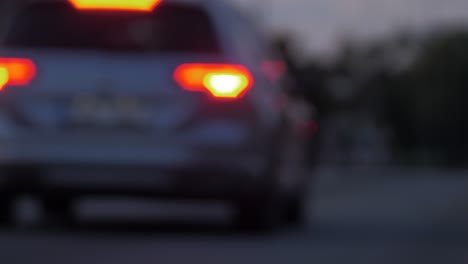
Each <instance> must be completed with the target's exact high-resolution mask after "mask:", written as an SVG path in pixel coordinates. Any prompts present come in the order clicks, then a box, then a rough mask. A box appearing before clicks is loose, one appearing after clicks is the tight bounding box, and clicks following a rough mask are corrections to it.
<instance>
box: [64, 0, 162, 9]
mask: <svg viewBox="0 0 468 264" xmlns="http://www.w3.org/2000/svg"><path fill="white" fill-rule="evenodd" d="M68 1H69V2H70V3H71V4H72V5H73V6H74V7H75V8H76V9H81V10H120V11H146V12H150V11H152V10H153V9H154V8H155V7H156V6H157V5H158V4H159V3H160V2H161V0H68Z"/></svg>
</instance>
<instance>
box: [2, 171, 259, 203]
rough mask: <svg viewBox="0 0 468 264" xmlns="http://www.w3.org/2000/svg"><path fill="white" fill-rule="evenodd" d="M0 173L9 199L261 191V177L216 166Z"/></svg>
mask: <svg viewBox="0 0 468 264" xmlns="http://www.w3.org/2000/svg"><path fill="white" fill-rule="evenodd" d="M54 171H55V173H54ZM57 171H60V173H56V172H57ZM1 172H2V173H1V174H0V192H2V193H7V194H12V195H15V194H21V193H27V194H33V195H58V196H59V197H67V196H80V195H84V196H86V195H90V196H132V197H150V198H167V199H175V200H178V199H200V200H205V199H207V200H214V199H216V200H233V199H234V200H236V199H241V198H242V197H245V196H247V195H250V194H252V193H255V192H256V191H257V190H258V189H259V188H262V185H261V179H260V178H259V177H253V175H250V174H248V173H246V172H245V171H243V170H239V169H236V168H226V167H216V166H214V167H209V168H207V167H187V168H177V169H160V168H141V167H139V168H132V167H94V166H93V167H88V166H83V167H78V166H66V167H61V166H60V167H39V166H28V167H21V168H18V167H16V166H9V167H3V168H2V170H1ZM116 172H118V173H116Z"/></svg>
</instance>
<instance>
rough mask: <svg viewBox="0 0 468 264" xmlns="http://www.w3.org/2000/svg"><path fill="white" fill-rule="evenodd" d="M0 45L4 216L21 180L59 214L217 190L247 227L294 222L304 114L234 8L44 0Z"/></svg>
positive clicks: (299, 206) (21, 16) (302, 183)
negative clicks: (115, 199)
mask: <svg viewBox="0 0 468 264" xmlns="http://www.w3.org/2000/svg"><path fill="white" fill-rule="evenodd" d="M1 46H2V48H1V49H0V88H1V89H0V106H1V109H0V168H1V174H0V222H1V223H2V224H3V225H7V226H8V225H10V224H14V223H12V207H13V202H14V200H15V198H16V197H18V195H20V194H25V193H26V194H33V195H37V197H39V198H40V199H41V200H40V201H42V202H43V205H44V209H45V211H46V213H47V214H48V215H49V216H52V215H53V216H59V217H60V219H62V220H70V221H71V220H72V219H73V218H74V217H73V206H72V205H73V204H74V202H75V201H76V200H77V199H79V198H81V197H85V196H101V195H106V196H107V195H109V196H112V195H118V196H128V197H149V198H164V199H177V200H179V199H181V200H182V199H188V200H221V201H226V202H228V203H229V204H231V205H233V208H234V209H236V212H237V213H236V223H237V224H239V225H240V226H241V227H244V228H249V229H250V230H263V231H272V230H273V229H275V228H276V227H278V226H279V224H280V223H281V222H282V220H285V219H287V220H289V221H290V223H300V221H301V219H302V217H303V215H304V206H303V204H304V201H305V195H306V193H307V192H306V191H307V188H306V186H307V182H308V181H309V179H310V177H307V173H306V169H305V165H306V164H305V161H304V153H305V147H306V146H307V145H306V144H304V142H305V141H307V140H308V136H309V134H308V133H304V132H305V130H304V128H306V127H307V124H308V122H309V118H310V113H309V112H308V110H307V108H304V106H305V105H304V104H299V103H298V102H300V100H298V99H296V98H293V97H291V96H289V92H288V89H286V87H285V86H284V85H283V84H282V82H277V81H275V78H271V77H275V74H281V72H280V71H279V70H278V67H261V65H262V66H265V65H266V66H268V64H265V61H266V59H268V58H269V52H268V49H266V48H265V47H267V46H268V44H267V43H266V39H264V38H263V37H262V36H261V35H260V34H259V33H258V32H257V31H256V30H255V27H254V26H253V25H252V24H250V22H249V20H248V19H246V18H245V17H244V16H243V14H242V13H241V12H239V11H238V10H236V9H235V8H233V7H231V6H229V5H228V4H226V3H224V2H223V1H219V0H215V1H183V0H165V1H164V0H163V1H156V0H148V1H135V0H132V1H131V0H128V2H125V1H115V2H111V1H104V0H101V1H100V0H70V1H68V2H67V1H43V2H40V3H32V4H27V5H25V6H23V7H22V8H20V10H19V12H18V14H17V16H15V18H13V20H12V22H11V27H10V30H9V32H8V34H6V38H5V39H4V40H3V43H2V45H1ZM271 65H274V64H270V66H271ZM283 223H284V222H283Z"/></svg>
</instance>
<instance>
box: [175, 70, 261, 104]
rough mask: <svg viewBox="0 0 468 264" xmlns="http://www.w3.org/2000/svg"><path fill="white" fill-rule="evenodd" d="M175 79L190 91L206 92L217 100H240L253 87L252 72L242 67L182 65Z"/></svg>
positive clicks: (176, 72) (176, 71)
mask: <svg viewBox="0 0 468 264" xmlns="http://www.w3.org/2000/svg"><path fill="white" fill-rule="evenodd" d="M174 79H175V80H176V82H177V83H178V84H179V85H180V86H181V87H182V88H184V89H186V90H188V91H202V92H203V91H206V92H209V93H210V94H211V95H212V96H214V97H217V98H231V99H233V98H238V97H240V96H242V95H243V94H244V93H245V92H246V91H247V90H248V89H249V88H250V87H251V86H252V85H253V82H254V80H253V77H252V75H251V73H250V71H249V70H248V69H247V68H245V67H244V66H241V65H231V64H182V65H181V66H179V67H178V68H177V69H176V70H175V72H174Z"/></svg>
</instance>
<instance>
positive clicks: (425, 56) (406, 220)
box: [0, 0, 468, 264]
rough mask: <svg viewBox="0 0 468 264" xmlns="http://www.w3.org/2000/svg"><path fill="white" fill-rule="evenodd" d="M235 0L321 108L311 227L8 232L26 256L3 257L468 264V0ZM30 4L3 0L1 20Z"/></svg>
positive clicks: (8, 245)
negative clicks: (271, 235) (262, 232)
mask: <svg viewBox="0 0 468 264" xmlns="http://www.w3.org/2000/svg"><path fill="white" fill-rule="evenodd" d="M231 1H232V2H233V3H234V4H235V5H238V6H239V7H240V8H243V9H244V11H245V12H246V13H247V14H250V15H251V17H252V18H253V19H255V20H257V22H258V23H259V25H261V27H262V29H263V30H264V31H265V32H266V33H267V34H268V35H269V36H270V39H271V46H272V48H274V49H275V50H276V51H277V52H278V54H279V55H280V56H281V58H282V59H283V60H284V61H285V62H286V64H287V66H288V69H289V71H290V73H291V74H292V76H294V79H295V80H296V81H297V83H299V84H300V85H302V86H304V87H306V88H307V91H308V94H307V100H308V101H309V102H310V103H311V104H312V105H314V106H315V108H316V109H317V111H318V113H319V124H320V133H319V134H318V139H319V145H320V148H319V149H320V151H319V165H318V167H317V168H315V169H314V171H313V172H311V173H313V174H314V175H317V177H319V182H318V184H317V186H314V188H315V189H316V190H317V192H316V194H317V196H316V197H315V199H316V202H317V203H316V204H315V205H314V206H313V208H311V209H310V211H311V212H310V219H311V220H310V225H309V227H308V228H306V229H305V230H301V231H295V230H286V231H285V234H284V235H280V237H279V238H275V239H273V240H271V241H270V240H268V241H266V240H255V239H250V238H246V237H236V236H234V237H231V236H229V235H227V234H224V235H219V234H218V231H219V230H218V229H216V228H215V230H216V231H215V232H214V233H213V232H211V231H208V230H211V229H212V226H210V227H208V228H204V227H203V225H201V226H197V227H196V228H192V227H191V226H190V227H186V226H176V227H173V226H172V225H170V227H168V226H165V225H163V226H162V227H160V228H159V229H158V228H156V230H159V231H156V233H155V234H150V235H151V239H148V229H144V228H143V232H141V229H140V228H137V230H133V229H132V230H133V231H136V232H131V235H128V234H127V233H124V234H120V235H119V234H116V233H119V232H121V231H118V229H112V228H111V229H110V230H111V232H109V233H105V232H104V233H99V232H98V234H100V235H101V236H94V235H95V234H96V233H95V232H94V231H90V230H88V231H85V232H84V233H85V234H91V235H90V236H84V237H83V236H82V233H79V235H78V234H77V233H76V232H71V231H67V232H64V231H54V232H52V235H50V232H43V231H38V232H36V233H33V234H31V233H27V234H25V233H21V232H20V233H8V234H2V233H0V257H1V256H3V258H4V259H8V260H10V259H11V260H15V261H10V262H3V261H2V260H1V258H0V262H1V263H33V262H32V260H33V259H32V257H28V255H29V256H31V254H32V255H34V254H36V256H42V257H44V256H45V255H48V257H44V259H45V260H47V261H48V263H63V262H65V263H84V262H85V261H86V262H90V263H98V262H99V263H106V261H108V262H110V263H130V262H125V261H132V263H153V262H156V261H160V260H161V259H163V260H164V261H169V260H172V261H176V262H177V261H178V262H177V263H179V262H180V263H183V262H188V261H193V260H195V261H196V262H200V263H202V262H203V263H239V262H241V261H243V262H245V261H251V262H254V261H255V262H257V261H261V262H260V263H282V262H285V263H309V262H312V261H315V262H316V263H447V264H448V263H462V264H463V263H468V222H467V220H468V169H467V165H468V106H467V105H468V104H467V101H468V1H465V0H444V1H442V0H346V1H345V0H231ZM18 2H19V0H10V1H7V0H1V1H0V10H1V11H2V13H3V14H4V16H0V25H1V23H2V18H6V17H7V16H8V11H7V10H9V8H11V7H12V6H14V5H15V4H16V3H18ZM3 20H6V19H3ZM141 206H142V208H144V205H141ZM129 207H130V206H129ZM132 208H133V209H132V210H136V209H134V208H136V207H134V206H132ZM142 210H143V209H142ZM140 227H141V226H140ZM105 230H107V229H105ZM149 230H154V228H149ZM167 230H171V231H169V232H166V231H167ZM44 238H46V240H41V239H44ZM39 241H44V243H42V242H39ZM120 241H122V242H120ZM220 241H222V242H220ZM67 243H68V244H67ZM2 248H3V249H2ZM67 250H69V251H67ZM122 250H123V251H125V252H126V253H123V252H122ZM18 251H20V252H24V253H25V255H23V256H20V255H18V254H15V252H16V253H18ZM119 251H120V252H119ZM46 252H47V253H46ZM67 252H68V253H67ZM155 252H157V254H156V255H155ZM279 252H281V254H279ZM70 254H72V255H74V254H75V256H76V257H74V258H70ZM114 254H115V255H114ZM130 255H132V257H130ZM52 257H53V258H52ZM28 261H31V262H28ZM59 261H60V262H59ZM176 262H173V263H176ZM35 263H37V260H36V261H35ZM39 263H41V264H42V263H43V262H39ZM44 263H47V262H44Z"/></svg>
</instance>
